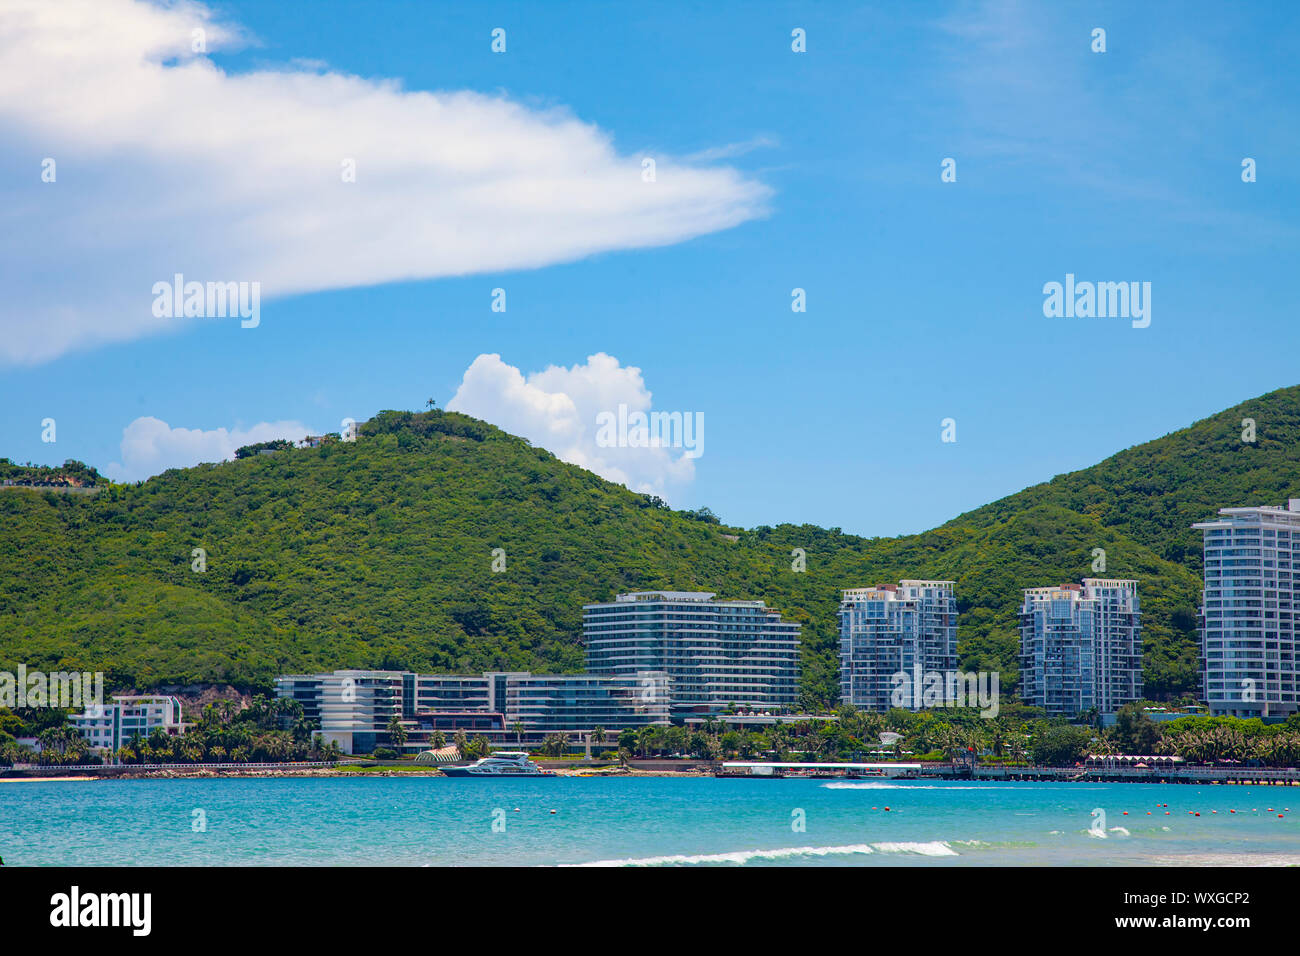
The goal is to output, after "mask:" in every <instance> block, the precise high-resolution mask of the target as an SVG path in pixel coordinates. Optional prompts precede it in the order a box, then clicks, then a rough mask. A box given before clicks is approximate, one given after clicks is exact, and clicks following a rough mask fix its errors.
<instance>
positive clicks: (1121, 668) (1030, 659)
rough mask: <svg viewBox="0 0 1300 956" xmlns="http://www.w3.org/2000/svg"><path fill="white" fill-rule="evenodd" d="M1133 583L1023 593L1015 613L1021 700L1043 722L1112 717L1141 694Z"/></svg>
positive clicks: (1088, 583) (1096, 582) (1090, 581)
mask: <svg viewBox="0 0 1300 956" xmlns="http://www.w3.org/2000/svg"><path fill="white" fill-rule="evenodd" d="M1137 585H1138V583H1137V581H1126V580H1106V579H1103V578H1084V579H1083V584H1082V585H1078V584H1062V585H1060V586H1059V587H1048V588H1027V589H1026V590H1025V600H1024V604H1023V605H1022V606H1021V608H1020V699H1021V700H1023V701H1024V702H1025V703H1026V704H1030V705H1032V706H1034V707H1041V708H1043V710H1044V711H1045V712H1046V713H1047V715H1048V716H1049V717H1070V718H1074V717H1078V716H1079V715H1080V714H1084V713H1087V712H1088V711H1091V710H1093V709H1094V708H1095V709H1096V710H1097V712H1098V714H1100V715H1102V716H1109V715H1113V714H1115V712H1116V711H1118V710H1119V709H1120V707H1122V706H1123V705H1124V704H1127V703H1129V702H1131V701H1135V700H1140V699H1141V697H1142V623H1141V614H1142V612H1141V605H1140V604H1139V602H1138V592H1137Z"/></svg>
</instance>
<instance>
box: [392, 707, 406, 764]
mask: <svg viewBox="0 0 1300 956" xmlns="http://www.w3.org/2000/svg"><path fill="white" fill-rule="evenodd" d="M388 742H389V743H391V744H392V745H393V749H394V750H396V751H397V752H398V754H401V752H402V748H403V747H405V746H406V728H405V727H403V726H402V721H401V718H399V717H398V716H397V715H396V714H393V719H392V720H390V721H389V722H388Z"/></svg>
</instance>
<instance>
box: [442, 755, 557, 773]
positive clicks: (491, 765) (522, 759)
mask: <svg viewBox="0 0 1300 956" xmlns="http://www.w3.org/2000/svg"><path fill="white" fill-rule="evenodd" d="M442 772H443V773H444V774H446V775H447V776H448V777H554V776H556V773H555V771H554V770H543V769H542V768H541V767H539V766H537V764H535V763H533V762H532V761H531V760H530V759H528V754H526V753H520V752H517V751H513V750H498V751H495V752H494V753H492V754H489V755H488V756H486V757H484V758H483V759H482V760H479V761H476V762H475V763H472V764H470V765H469V766H467V767H443V768H442Z"/></svg>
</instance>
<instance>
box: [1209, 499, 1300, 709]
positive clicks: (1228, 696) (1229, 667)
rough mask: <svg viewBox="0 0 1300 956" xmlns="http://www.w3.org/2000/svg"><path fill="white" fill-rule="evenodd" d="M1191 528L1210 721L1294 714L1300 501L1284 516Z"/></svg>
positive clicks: (1244, 513)
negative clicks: (1198, 561) (1197, 557)
mask: <svg viewBox="0 0 1300 956" xmlns="http://www.w3.org/2000/svg"><path fill="white" fill-rule="evenodd" d="M1192 527H1193V528H1195V529H1197V530H1198V531H1200V532H1201V533H1202V536H1203V540H1204V545H1205V590H1204V591H1203V592H1202V593H1201V674H1202V681H1203V690H1204V693H1205V699H1206V701H1207V702H1208V703H1209V705H1210V713H1211V714H1213V715H1215V716H1221V715H1227V716H1232V717H1283V716H1286V715H1288V714H1292V713H1295V711H1296V709H1297V705H1298V704H1300V696H1298V695H1297V679H1296V619H1295V603H1296V597H1297V592H1298V591H1300V575H1298V574H1297V572H1296V570H1295V568H1296V562H1297V560H1300V498H1292V499H1291V500H1290V501H1288V502H1287V507H1286V508H1277V507H1259V508H1221V509H1220V510H1219V517H1218V518H1216V519H1214V520H1212V521H1202V522H1200V523H1198V524H1194V525H1192Z"/></svg>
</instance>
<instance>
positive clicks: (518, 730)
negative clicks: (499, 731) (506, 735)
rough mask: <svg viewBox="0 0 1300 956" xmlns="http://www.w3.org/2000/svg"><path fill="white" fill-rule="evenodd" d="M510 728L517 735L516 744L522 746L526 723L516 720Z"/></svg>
mask: <svg viewBox="0 0 1300 956" xmlns="http://www.w3.org/2000/svg"><path fill="white" fill-rule="evenodd" d="M510 730H511V732H513V733H514V735H515V746H516V747H522V746H523V745H524V725H523V724H521V723H520V722H519V721H517V720H516V721H515V722H514V723H513V724H511V725H510Z"/></svg>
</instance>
